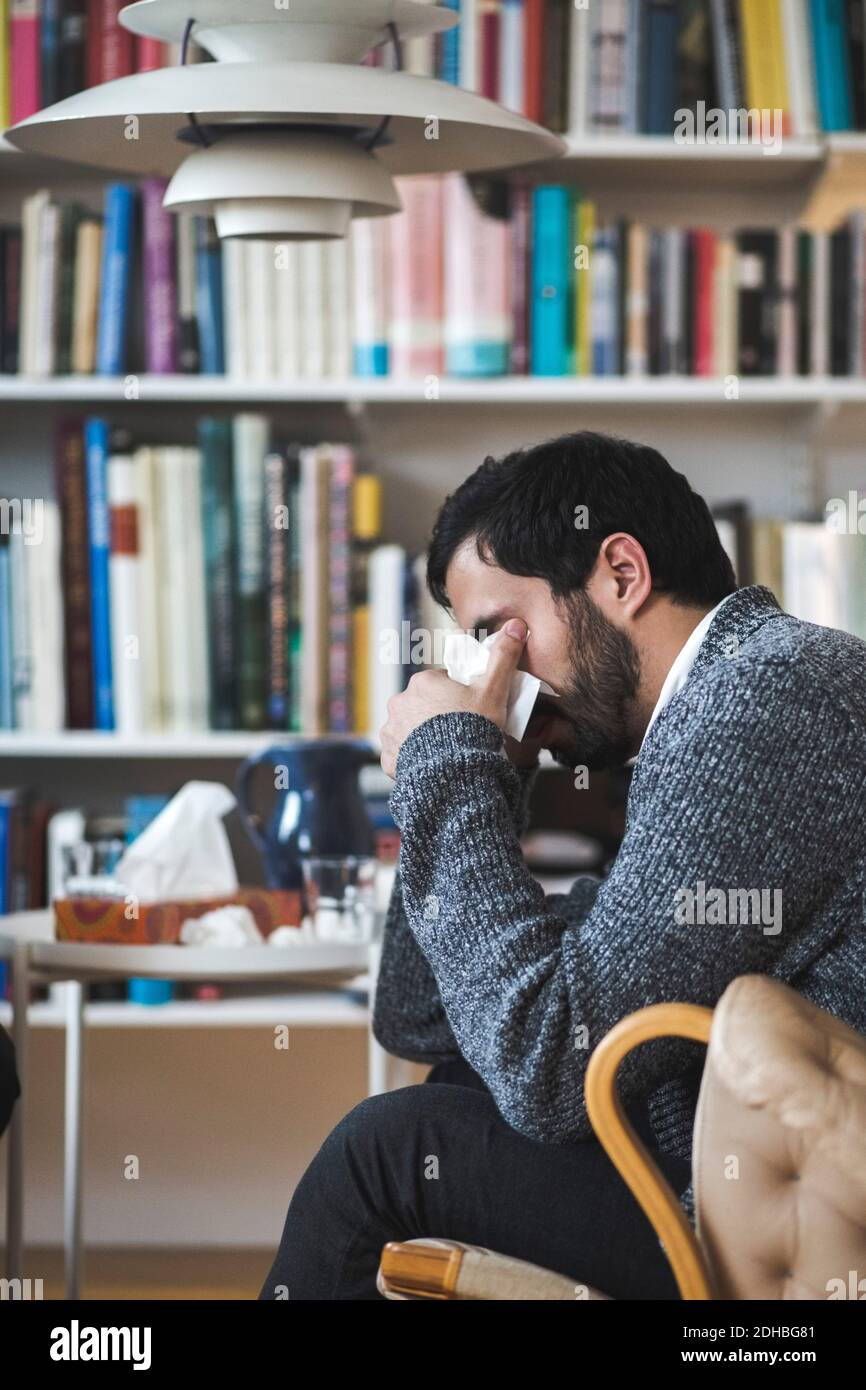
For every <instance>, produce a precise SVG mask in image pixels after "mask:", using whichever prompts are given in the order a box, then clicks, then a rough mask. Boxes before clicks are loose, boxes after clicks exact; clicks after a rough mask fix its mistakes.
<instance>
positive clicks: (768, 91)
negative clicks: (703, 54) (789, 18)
mask: <svg viewBox="0 0 866 1390" xmlns="http://www.w3.org/2000/svg"><path fill="white" fill-rule="evenodd" d="M740 32H741V34H742V37H743V57H744V68H745V78H746V83H745V85H746V105H747V106H748V107H749V108H752V109H756V110H758V111H767V112H771V113H774V112H776V111H781V112H782V122H783V125H782V130H783V132H784V133H787V132H788V131H789V130H790V112H789V102H788V74H787V72H786V70H785V46H784V42H783V36H782V11H781V8H780V0H740Z"/></svg>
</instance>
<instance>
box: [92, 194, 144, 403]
mask: <svg viewBox="0 0 866 1390" xmlns="http://www.w3.org/2000/svg"><path fill="white" fill-rule="evenodd" d="M134 211H135V190H134V189H133V188H132V186H131V185H130V184H126V183H110V184H109V185H108V187H107V188H106V190H105V220H104V226H103V233H102V289H101V293H100V298H99V326H98V329H97V334H96V370H97V372H98V373H100V375H102V376H119V375H120V374H121V373H122V372H123V371H124V369H125V367H126V336H127V335H126V326H127V322H128V319H129V288H130V269H131V265H132V229H133V217H134Z"/></svg>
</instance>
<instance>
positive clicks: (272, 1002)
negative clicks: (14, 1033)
mask: <svg viewBox="0 0 866 1390" xmlns="http://www.w3.org/2000/svg"><path fill="white" fill-rule="evenodd" d="M84 1020H85V1023H86V1024H87V1026H88V1028H259V1027H274V1026H276V1025H277V1024H286V1025H288V1026H289V1027H291V1028H341V1027H342V1028H364V1027H366V1026H367V1024H368V1022H369V1010H368V1008H367V1006H366V1005H365V1004H362V1003H359V1002H358V1000H356V999H353V998H351V997H350V996H349V995H348V994H343V993H341V992H340V991H338V990H333V991H331V990H309V991H297V992H296V993H293V994H274V995H266V996H259V997H256V998H253V997H247V998H234V999H207V1000H206V999H180V1000H175V1001H172V1002H171V1003H168V1004H153V1005H150V1004H134V1003H131V1002H129V1001H127V1000H118V1001H117V1002H116V1003H115V1002H112V1001H108V1000H106V1001H101V1000H100V1001H96V1000H95V1001H93V1002H92V1003H88V1004H85V1006H84ZM27 1021H28V1023H29V1025H30V1027H31V1028H64V1027H65V1025H66V1015H65V1013H64V1010H63V1007H62V1006H61V1005H58V1004H55V1003H54V1002H53V1001H51V1000H47V1001H45V1002H40V1003H35V1004H31V1005H30V1006H29V1009H28V1011H27ZM0 1023H2V1024H3V1026H4V1027H5V1028H7V1029H8V1028H10V1027H11V1026H12V1005H11V1004H10V1003H8V1002H6V1001H3V1002H0Z"/></svg>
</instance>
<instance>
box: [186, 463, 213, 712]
mask: <svg viewBox="0 0 866 1390" xmlns="http://www.w3.org/2000/svg"><path fill="white" fill-rule="evenodd" d="M182 473H183V480H184V501H183V510H184V516H185V519H186V532H187V546H186V550H185V557H186V572H187V582H186V637H187V641H188V642H189V649H190V685H191V701H190V721H191V723H192V727H193V728H194V729H201V730H204V729H206V728H207V727H208V646H207V630H208V624H207V605H206V601H205V581H204V544H203V540H202V524H201V515H202V507H201V453H200V451H199V450H198V449H184V451H183V469H182Z"/></svg>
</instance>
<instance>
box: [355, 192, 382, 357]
mask: <svg viewBox="0 0 866 1390" xmlns="http://www.w3.org/2000/svg"><path fill="white" fill-rule="evenodd" d="M383 221H384V219H383V218H381V217H362V218H358V219H357V220H356V221H355V222H354V223H353V224H352V232H351V237H352V269H353V272H354V273H353V277H352V295H353V302H354V321H353V339H352V359H353V370H354V372H355V375H356V376H387V375H388V303H387V285H388V237H387V228H386V227H384V226H383V225H382V224H383Z"/></svg>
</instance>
